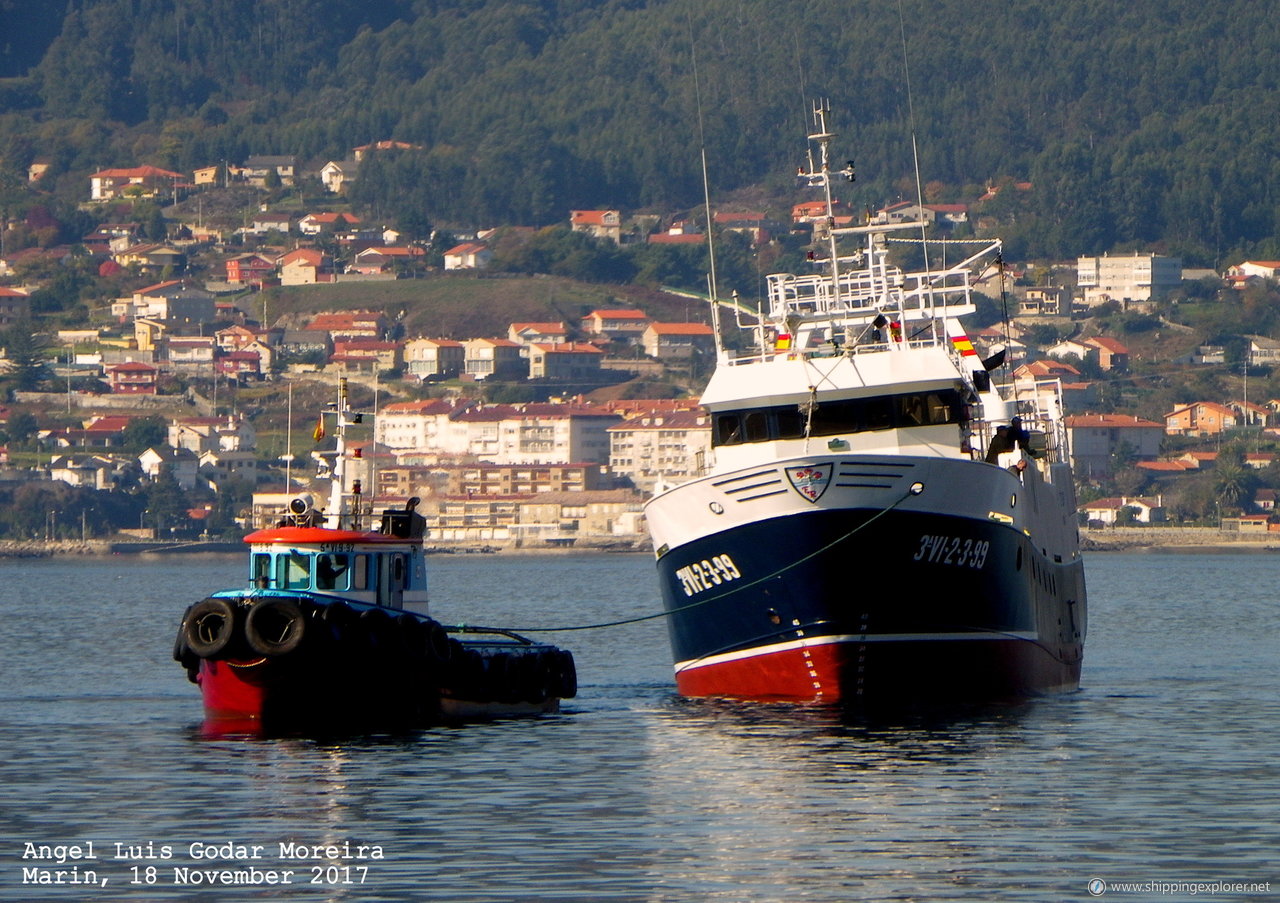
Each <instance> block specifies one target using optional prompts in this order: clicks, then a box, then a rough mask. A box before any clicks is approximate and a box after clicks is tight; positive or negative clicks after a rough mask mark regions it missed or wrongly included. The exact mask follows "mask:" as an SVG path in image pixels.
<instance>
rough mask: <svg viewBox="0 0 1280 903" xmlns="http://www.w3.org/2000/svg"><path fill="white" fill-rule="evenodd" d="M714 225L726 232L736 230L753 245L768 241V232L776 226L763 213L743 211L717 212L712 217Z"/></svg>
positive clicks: (769, 236)
mask: <svg viewBox="0 0 1280 903" xmlns="http://www.w3.org/2000/svg"><path fill="white" fill-rule="evenodd" d="M713 220H714V222H715V224H716V226H717V227H718V228H720V229H723V230H725V231H726V232H737V233H738V234H740V235H745V236H747V238H749V239H751V243H752V244H753V245H764V244H768V243H769V239H770V238H771V237H772V236H771V234H770V232H771V230H772V229H774V228H776V227H775V226H773V225H772V224H771V223H770V222H769V220H768V219H767V218H766V217H765V215H764V214H763V213H760V212H757V211H743V212H741V213H717V214H715V216H714V217H713Z"/></svg>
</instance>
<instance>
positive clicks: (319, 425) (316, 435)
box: [311, 414, 324, 442]
mask: <svg viewBox="0 0 1280 903" xmlns="http://www.w3.org/2000/svg"><path fill="white" fill-rule="evenodd" d="M311 438H312V439H314V440H316V441H317V442H319V441H320V440H321V439H323V438H324V415H323V414H321V415H320V416H319V417H318V418H316V428H315V429H314V430H312V431H311Z"/></svg>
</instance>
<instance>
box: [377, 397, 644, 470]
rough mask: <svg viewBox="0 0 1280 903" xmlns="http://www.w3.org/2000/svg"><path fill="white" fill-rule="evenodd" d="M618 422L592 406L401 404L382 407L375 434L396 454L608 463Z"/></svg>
mask: <svg viewBox="0 0 1280 903" xmlns="http://www.w3.org/2000/svg"><path fill="white" fill-rule="evenodd" d="M621 421H622V417H621V416H619V415H618V414H615V413H612V412H610V411H608V410H605V409H603V408H597V407H592V406H590V405H571V404H551V403H535V404H520V405H510V404H489V405H486V404H475V405H454V404H453V403H451V402H446V401H420V402H400V403H397V404H391V405H387V406H386V407H385V408H383V409H382V411H381V412H380V413H379V415H378V423H377V427H376V433H375V434H376V436H377V438H378V442H379V443H381V444H382V445H384V446H386V447H387V448H390V449H393V450H396V451H400V452H411V451H416V452H433V453H435V454H438V455H445V456H459V457H469V458H473V459H475V460H479V461H485V462H489V463H492V464H571V463H572V464H607V463H608V462H609V432H608V430H609V427H611V426H613V425H615V424H617V423H620V422H621Z"/></svg>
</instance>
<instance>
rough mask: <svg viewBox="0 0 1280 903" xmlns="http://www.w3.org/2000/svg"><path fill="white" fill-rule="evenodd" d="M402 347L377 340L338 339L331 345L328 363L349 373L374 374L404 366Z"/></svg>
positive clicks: (397, 343)
mask: <svg viewBox="0 0 1280 903" xmlns="http://www.w3.org/2000/svg"><path fill="white" fill-rule="evenodd" d="M403 354H404V345H403V344H402V343H400V342H384V341H381V340H379V339H360V338H352V339H338V340H335V341H334V343H333V354H331V355H329V363H330V364H333V365H335V366H336V367H337V368H338V369H339V370H345V371H347V372H349V373H355V372H364V373H376V372H378V371H385V370H399V369H400V368H401V367H402V366H404V356H403Z"/></svg>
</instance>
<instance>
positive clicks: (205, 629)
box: [182, 598, 240, 658]
mask: <svg viewBox="0 0 1280 903" xmlns="http://www.w3.org/2000/svg"><path fill="white" fill-rule="evenodd" d="M239 621H240V617H239V608H238V607H237V606H234V605H232V604H231V603H230V602H228V601H227V600H226V599H213V598H210V599H205V600H204V601H202V602H197V603H196V604H195V605H193V606H191V609H190V611H189V612H188V613H187V617H186V619H185V620H184V621H183V622H182V640H183V642H185V643H186V644H187V648H188V649H190V650H191V651H192V652H193V653H195V654H196V655H197V656H199V657H200V658H216V657H217V656H218V655H220V654H221V653H223V652H224V651H226V649H227V647H228V646H229V645H231V642H232V640H234V639H235V636H236V632H237V630H238V628H239Z"/></svg>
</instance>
